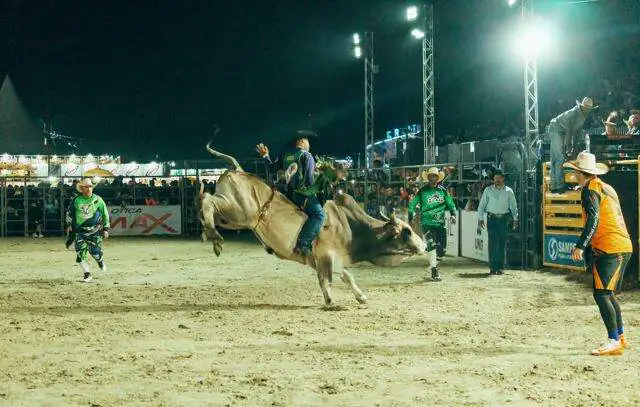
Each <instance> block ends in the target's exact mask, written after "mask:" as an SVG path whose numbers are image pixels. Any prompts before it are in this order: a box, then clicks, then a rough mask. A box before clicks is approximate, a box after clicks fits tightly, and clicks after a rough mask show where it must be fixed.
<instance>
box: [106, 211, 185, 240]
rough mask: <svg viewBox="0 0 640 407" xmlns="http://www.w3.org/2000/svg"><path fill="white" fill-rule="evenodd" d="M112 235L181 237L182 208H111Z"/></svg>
mask: <svg viewBox="0 0 640 407" xmlns="http://www.w3.org/2000/svg"><path fill="white" fill-rule="evenodd" d="M108 210H109V221H110V223H111V230H110V232H109V233H110V234H111V235H113V236H148V235H179V234H180V233H181V232H182V222H181V214H180V206H179V205H175V206H127V207H120V206H110V207H108Z"/></svg>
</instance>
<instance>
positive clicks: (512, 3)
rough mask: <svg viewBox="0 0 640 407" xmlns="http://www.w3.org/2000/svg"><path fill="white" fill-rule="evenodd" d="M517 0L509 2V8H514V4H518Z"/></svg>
mask: <svg viewBox="0 0 640 407" xmlns="http://www.w3.org/2000/svg"><path fill="white" fill-rule="evenodd" d="M516 1H517V0H509V7H511V6H513V5H514V4H516Z"/></svg>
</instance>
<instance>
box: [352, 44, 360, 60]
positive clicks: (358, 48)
mask: <svg viewBox="0 0 640 407" xmlns="http://www.w3.org/2000/svg"><path fill="white" fill-rule="evenodd" d="M353 52H354V54H355V55H356V58H360V57H362V48H360V46H359V45H358V46H356V47H355V48H354V49H353Z"/></svg>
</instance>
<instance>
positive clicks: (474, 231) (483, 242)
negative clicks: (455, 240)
mask: <svg viewBox="0 0 640 407" xmlns="http://www.w3.org/2000/svg"><path fill="white" fill-rule="evenodd" d="M484 220H485V224H486V220H487V217H486V215H485V217H484ZM460 222H461V224H460V226H461V227H462V239H460V244H461V250H460V251H461V253H462V257H468V258H470V259H476V260H480V261H485V262H489V237H488V235H487V228H486V227H485V228H483V229H480V228H478V212H476V211H461V212H460Z"/></svg>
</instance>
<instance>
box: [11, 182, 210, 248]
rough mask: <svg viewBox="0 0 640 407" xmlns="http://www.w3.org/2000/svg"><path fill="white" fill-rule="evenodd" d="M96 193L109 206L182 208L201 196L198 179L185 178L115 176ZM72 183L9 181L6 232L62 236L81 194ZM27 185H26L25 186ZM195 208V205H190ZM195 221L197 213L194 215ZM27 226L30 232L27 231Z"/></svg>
mask: <svg viewBox="0 0 640 407" xmlns="http://www.w3.org/2000/svg"><path fill="white" fill-rule="evenodd" d="M96 181H97V185H96V187H95V189H94V192H95V193H96V194H98V195H100V196H101V197H102V198H103V199H104V201H105V203H106V204H107V205H108V206H124V207H126V206H132V205H146V206H151V205H181V203H182V202H183V199H184V202H189V203H193V202H194V201H195V199H196V196H197V193H198V187H197V185H196V180H195V178H192V177H187V178H184V181H183V182H184V185H183V186H182V187H181V185H180V181H178V180H177V179H169V180H167V179H157V178H153V179H150V180H149V181H148V182H142V181H140V180H136V179H134V178H128V179H126V180H125V179H124V178H123V177H115V178H112V179H108V178H104V179H101V180H96ZM77 182H78V180H77V179H74V180H72V181H71V182H68V183H65V182H56V183H53V184H52V183H51V182H50V181H49V180H43V181H41V182H37V181H36V182H34V181H29V182H26V183H25V182H24V181H22V182H8V183H7V185H6V188H4V189H5V191H6V192H4V193H5V196H4V197H3V200H6V202H3V203H4V204H5V207H6V228H7V230H6V233H7V235H8V236H22V235H25V234H26V235H28V236H33V237H35V238H41V237H44V236H45V235H51V234H58V235H59V234H61V233H62V230H63V221H64V213H65V211H66V209H67V207H68V205H69V202H70V201H71V199H72V198H73V197H74V196H75V195H76V194H77V192H76V187H75V186H76V184H77ZM25 184H26V185H25ZM203 184H205V190H206V191H208V192H213V191H214V190H215V181H212V182H209V181H208V180H206V179H205V180H203ZM189 207H194V208H195V205H189ZM193 217H194V219H197V214H196V213H193ZM25 225H26V232H25Z"/></svg>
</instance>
